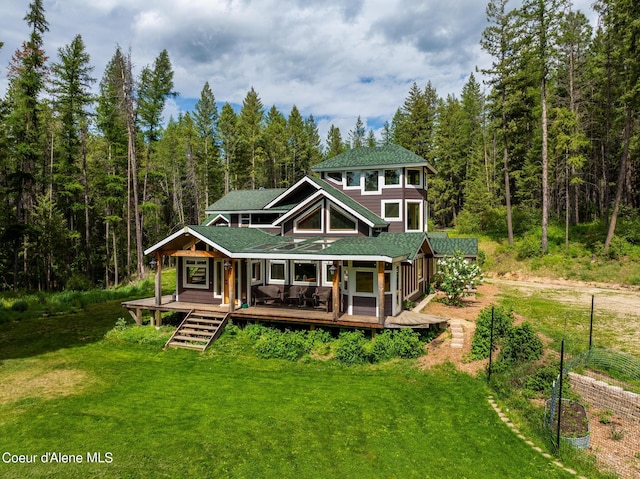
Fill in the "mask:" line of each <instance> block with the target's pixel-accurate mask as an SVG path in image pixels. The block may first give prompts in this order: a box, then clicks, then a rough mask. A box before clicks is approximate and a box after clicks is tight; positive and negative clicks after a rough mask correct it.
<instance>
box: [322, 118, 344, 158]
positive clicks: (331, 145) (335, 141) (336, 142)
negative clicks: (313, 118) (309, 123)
mask: <svg viewBox="0 0 640 479" xmlns="http://www.w3.org/2000/svg"><path fill="white" fill-rule="evenodd" d="M342 152H344V143H343V141H342V135H341V134H340V128H338V127H337V126H335V125H333V124H332V125H331V126H329V131H328V132H327V150H326V153H325V159H329V158H333V157H334V156H337V155H339V154H340V153H342Z"/></svg>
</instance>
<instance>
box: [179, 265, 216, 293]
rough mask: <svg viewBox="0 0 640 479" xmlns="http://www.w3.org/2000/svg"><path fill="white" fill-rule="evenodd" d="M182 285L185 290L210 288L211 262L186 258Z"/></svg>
mask: <svg viewBox="0 0 640 479" xmlns="http://www.w3.org/2000/svg"><path fill="white" fill-rule="evenodd" d="M183 268H184V269H183V278H182V285H183V286H184V287H185V288H196V289H208V288H209V260H208V259H193V258H184V266H183Z"/></svg>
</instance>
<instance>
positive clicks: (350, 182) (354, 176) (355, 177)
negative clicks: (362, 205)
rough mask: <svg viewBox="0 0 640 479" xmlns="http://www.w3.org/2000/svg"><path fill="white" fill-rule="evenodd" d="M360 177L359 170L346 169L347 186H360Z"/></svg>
mask: <svg viewBox="0 0 640 479" xmlns="http://www.w3.org/2000/svg"><path fill="white" fill-rule="evenodd" d="M360 177H361V173H360V172H359V171H347V187H350V188H360Z"/></svg>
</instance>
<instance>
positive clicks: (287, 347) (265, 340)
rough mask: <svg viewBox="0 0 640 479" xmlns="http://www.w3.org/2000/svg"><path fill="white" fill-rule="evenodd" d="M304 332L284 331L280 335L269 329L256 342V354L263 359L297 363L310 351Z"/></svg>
mask: <svg viewBox="0 0 640 479" xmlns="http://www.w3.org/2000/svg"><path fill="white" fill-rule="evenodd" d="M304 333H305V332H304V331H290V330H286V331H285V332H284V333H281V332H280V331H278V330H277V329H270V330H269V332H267V333H265V334H262V336H260V339H258V341H256V352H257V353H258V357H260V358H263V359H288V360H289V361H297V360H298V359H300V358H301V357H302V356H304V355H305V354H306V353H308V352H309V351H310V348H308V347H307V343H306V341H305V334H304Z"/></svg>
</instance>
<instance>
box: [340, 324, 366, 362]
mask: <svg viewBox="0 0 640 479" xmlns="http://www.w3.org/2000/svg"><path fill="white" fill-rule="evenodd" d="M335 358H336V360H338V361H340V362H341V363H345V364H364V363H367V362H369V358H370V354H369V352H368V351H367V340H366V339H365V337H364V334H363V333H362V331H359V330H356V331H343V332H342V333H340V336H338V341H337V342H336V348H335Z"/></svg>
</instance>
